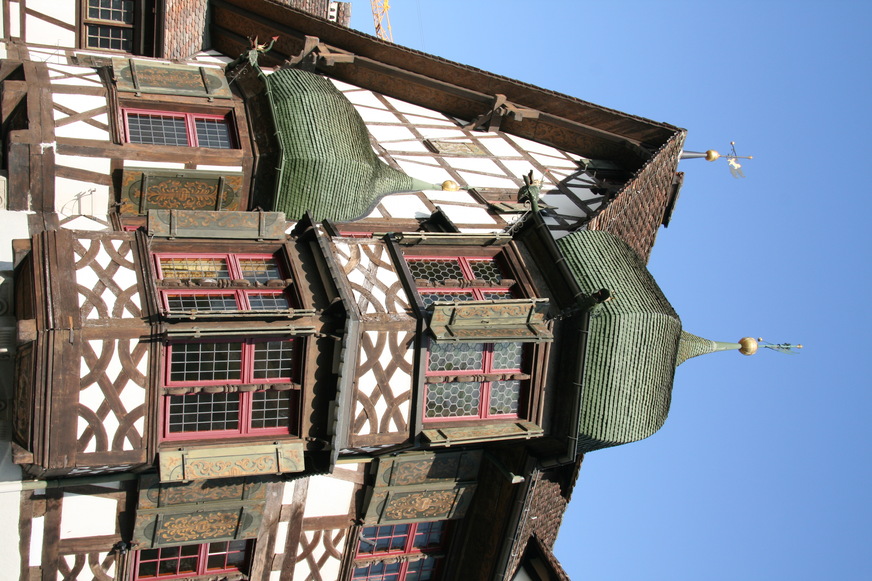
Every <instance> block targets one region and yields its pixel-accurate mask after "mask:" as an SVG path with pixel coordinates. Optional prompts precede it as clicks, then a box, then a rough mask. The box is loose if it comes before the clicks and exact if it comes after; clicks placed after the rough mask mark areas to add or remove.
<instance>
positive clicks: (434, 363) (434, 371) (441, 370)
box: [424, 342, 524, 421]
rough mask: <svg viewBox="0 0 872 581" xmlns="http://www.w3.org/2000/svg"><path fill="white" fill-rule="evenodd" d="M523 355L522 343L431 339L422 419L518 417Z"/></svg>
mask: <svg viewBox="0 0 872 581" xmlns="http://www.w3.org/2000/svg"><path fill="white" fill-rule="evenodd" d="M523 358H524V346H523V345H522V344H521V343H462V342H458V343H440V342H433V343H431V344H430V353H429V360H428V363H427V373H426V375H427V383H426V384H425V401H424V420H425V421H427V420H431V421H435V420H447V419H480V418H482V419H483V418H493V417H518V412H519V402H520V399H521V393H522V388H523V381H522V380H521V379H520V378H519V377H518V376H520V375H521V368H522V365H523ZM464 376H469V381H464V380H463V379H464ZM446 377H447V378H451V379H452V381H440V379H442V378H446Z"/></svg>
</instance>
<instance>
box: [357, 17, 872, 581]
mask: <svg viewBox="0 0 872 581" xmlns="http://www.w3.org/2000/svg"><path fill="white" fill-rule="evenodd" d="M353 6H354V16H353V19H352V26H353V27H354V28H358V29H360V30H362V31H364V32H367V33H370V34H372V33H373V25H372V20H371V17H370V14H369V10H368V5H367V3H365V2H355V3H354V5H353ZM390 17H391V23H392V25H393V33H394V41H395V42H397V43H398V44H403V45H406V46H409V47H412V48H415V49H418V50H423V51H426V52H430V53H433V54H436V55H439V56H442V57H444V58H447V59H450V60H454V61H458V62H462V63H465V64H469V65H472V66H475V67H479V68H482V69H485V70H490V71H493V72H495V73H498V74H502V75H505V76H508V77H512V78H516V79H520V80H523V81H525V82H528V83H533V84H536V85H540V86H542V87H545V88H547V89H551V90H555V91H559V92H562V93H565V94H568V95H572V96H574V97H578V98H581V99H584V100H587V101H592V102H594V103H598V104H601V105H604V106H607V107H611V108H615V109H620V110H623V111H626V112H628V113H632V114H636V115H641V116H644V117H647V118H650V119H653V120H656V121H664V122H667V123H671V124H673V125H677V126H680V127H684V128H686V129H688V131H689V134H688V139H687V145H686V148H687V149H688V150H695V151H704V150H706V149H710V148H713V149H717V150H719V151H720V152H722V153H724V152H725V151H728V150H729V142H730V141H736V143H737V148H738V150H739V153H740V154H744V155H753V156H754V158H755V159H754V160H752V161H749V162H747V163H746V164H745V165H744V170H745V174H746V175H747V178H746V179H741V180H739V179H734V178H732V177H731V176H730V173H729V171H728V169H727V166H726V164H725V163H724V162H723V161H722V162H719V163H707V162H705V161H702V160H690V161H684V162H682V163H681V166H680V168H679V169H681V170H682V171H684V172H686V176H685V182H684V187H683V189H682V191H681V198H680V200H679V202H678V204H677V207H676V210H675V214H674V215H673V221H672V223H671V224H670V226H669V228H667V229H661V230H660V233H659V236H658V240H657V244H656V246H655V248H654V251H653V254H652V259H651V262H650V264H649V267H650V269H651V271H652V272H653V273H654V276H655V277H656V278H657V280H658V282H659V283H660V285H661V287H662V288H663V289H664V291H665V293H666V295H667V297H669V299H670V301H671V302H672V304H673V306H674V307H675V308H676V310H677V311H678V312H679V314H680V315H681V317H682V321H683V323H684V326H685V328H686V329H687V330H688V331H690V332H693V333H696V334H699V335H702V336H705V337H708V338H711V339H716V340H724V341H735V340H737V339H738V338H739V337H742V336H746V335H751V336H755V337H756V336H762V337H764V338H766V339H768V340H770V341H773V342H782V341H789V342H795V343H803V344H804V345H805V346H806V348H805V349H804V350H803V353H802V354H801V355H797V356H787V355H781V354H778V353H773V352H768V351H767V352H762V353H759V354H758V355H755V356H753V357H743V356H741V355H738V354H736V353H718V354H714V355H710V356H706V357H703V358H697V359H694V360H691V361H688V362H687V363H685V364H684V365H682V366H681V367H680V368H679V370H678V372H677V377H676V382H675V391H674V394H673V404H672V409H671V412H670V417H669V419H668V420H667V422H666V425H665V427H664V428H663V429H662V430H661V431H660V432H658V433H657V434H655V435H654V436H652V437H651V438H649V439H647V440H644V441H642V442H639V443H635V444H631V445H628V446H623V447H620V448H616V449H612V450H604V451H600V452H596V453H592V454H589V455H588V456H587V457H586V458H585V463H584V466H583V468H582V472H581V476H580V479H579V482H578V485H577V487H576V489H575V492H574V496H573V499H572V502H571V505H570V508H569V510H568V512H567V515H566V519H565V521H564V524H563V527H562V529H561V533H560V538H559V539H558V542H557V546H556V553H557V556H558V557H559V558H560V559H561V562H562V563H563V565H564V567H565V569H566V570H567V571H568V572H569V574H570V576H571V577H572V578H573V579H596V580H603V581H609V580H640V579H645V580H661V579H662V580H700V579H706V580H721V579H723V580H727V579H729V580H731V581H732V580H736V579H743V580H749V579H765V580H780V579H789V580H791V581H796V580H804V579H809V580H812V579H813V580H820V579H861V578H868V575H869V572H868V569H869V567H868V562H867V561H868V559H867V558H866V556H865V555H866V553H867V551H868V545H869V544H870V541H872V532H870V531H872V502H870V500H869V491H870V485H872V468H870V466H872V463H870V452H869V442H870V441H872V437H870V436H872V427H870V426H872V422H870V421H869V416H870V410H872V395H870V384H872V381H870V379H869V378H868V375H869V367H870V366H869V364H868V360H869V358H870V342H869V341H868V339H867V337H868V335H869V333H868V332H867V329H868V328H869V326H870V323H872V317H870V308H869V306H868V301H867V288H868V286H869V282H870V280H869V278H870V276H869V275H870V246H872V244H870V242H872V236H870V228H869V226H868V222H869V219H868V216H869V214H870V209H872V208H870V206H872V202H870V200H872V194H870V192H869V186H868V180H867V175H866V171H865V170H866V167H865V166H866V164H867V159H868V157H869V144H868V142H867V138H868V136H869V135H870V132H872V122H870V112H869V106H870V84H872V70H870V69H872V66H870V64H869V55H870V52H872V50H870V49H872V41H870V35H869V34H868V30H869V28H870V23H872V18H870V17H872V3H867V2H861V1H856V2H849V1H846V0H843V1H838V0H835V1H830V2H827V3H820V2H808V1H801V0H795V1H792V2H788V1H786V0H785V1H776V0H768V1H766V0H757V1H756V2H745V1H735V2H708V3H704V2H699V1H693V2H691V1H678V0H659V1H654V0H652V1H629V0H612V1H609V2H605V1H562V2H561V1H551V2H531V1H526V2H523V1H506V0H503V1H496V0H487V1H483V0H482V1H471V0H466V1H454V0H392V1H391V12H390Z"/></svg>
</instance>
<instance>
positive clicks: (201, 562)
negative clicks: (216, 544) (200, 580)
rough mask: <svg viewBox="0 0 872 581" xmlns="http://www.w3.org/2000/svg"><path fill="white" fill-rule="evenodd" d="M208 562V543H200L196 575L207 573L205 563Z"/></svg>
mask: <svg viewBox="0 0 872 581" xmlns="http://www.w3.org/2000/svg"><path fill="white" fill-rule="evenodd" d="M208 561H209V543H202V544H201V545H200V548H199V550H198V551H197V575H205V574H206V573H207V570H206V563H207V562H208Z"/></svg>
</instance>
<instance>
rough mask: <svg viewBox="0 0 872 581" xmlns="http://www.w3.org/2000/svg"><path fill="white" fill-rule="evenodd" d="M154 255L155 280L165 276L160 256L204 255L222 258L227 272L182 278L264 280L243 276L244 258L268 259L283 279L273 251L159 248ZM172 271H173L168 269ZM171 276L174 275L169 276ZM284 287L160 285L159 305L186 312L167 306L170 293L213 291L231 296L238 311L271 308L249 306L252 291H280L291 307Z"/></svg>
mask: <svg viewBox="0 0 872 581" xmlns="http://www.w3.org/2000/svg"><path fill="white" fill-rule="evenodd" d="M153 257H154V266H155V273H156V274H157V278H158V280H164V279H165V278H166V276H165V274H166V273H165V272H164V270H165V269H164V267H163V265H162V263H161V260H163V259H185V260H191V261H196V260H197V259H206V260H216V259H217V260H223V261H224V265H225V268H226V270H227V276H226V277H221V276H215V277H209V276H204V277H198V276H193V275H191V276H189V277H188V278H186V279H184V280H190V279H195V278H215V279H217V280H229V281H236V280H240V281H241V280H245V281H248V282H265V281H258V279H257V277H254V278H253V277H246V275H245V272H246V269H245V267H244V264H245V260H265V261H266V260H268V261H270V262H272V264H273V266H274V267H275V269H276V270H277V271H278V275H277V276H278V277H279V278H280V279H283V277H284V268H283V267H282V265H281V263H280V261H279V260H278V259H277V258H276V256H275V255H274V254H267V253H254V252H247V253H241V252H240V253H230V252H221V253H211V252H210V253H179V252H159V253H155V254H153ZM170 274H174V273H170ZM171 278H174V277H171ZM285 290H286V288H266V287H250V288H223V289H213V288H196V289H190V288H185V289H176V288H173V289H162V290H161V291H160V297H161V306H162V307H163V309H164V310H165V311H166V312H168V313H170V312H174V313H187V312H191V310H190V309H175V310H173V309H171V308H170V302H169V299H170V297H174V296H184V295H188V296H191V295H216V296H231V295H232V296H233V297H234V300H235V301H236V308H237V309H238V310H240V311H258V310H265V311H271V310H273V309H255V308H253V307H252V306H251V305H252V301H251V297H253V296H255V295H283V296H284V298H285V301H286V303H287V307H285V308H292V307H293V306H294V303H293V302H292V300H291V298H290V297H289V296H288V295H287V293H286V292H285Z"/></svg>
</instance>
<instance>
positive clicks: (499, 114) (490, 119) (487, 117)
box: [463, 93, 539, 132]
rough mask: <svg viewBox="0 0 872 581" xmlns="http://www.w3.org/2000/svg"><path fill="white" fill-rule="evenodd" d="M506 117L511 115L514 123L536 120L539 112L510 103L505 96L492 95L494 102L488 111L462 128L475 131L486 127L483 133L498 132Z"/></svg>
mask: <svg viewBox="0 0 872 581" xmlns="http://www.w3.org/2000/svg"><path fill="white" fill-rule="evenodd" d="M507 115H511V116H512V118H513V119H514V120H515V121H523V120H524V119H538V118H539V111H537V110H535V109H528V108H527V107H521V106H520V105H515V104H514V103H510V102H509V101H508V100H507V99H506V96H505V95H503V94H500V93H498V94H496V95H494V101H493V104H492V105H491V108H490V110H489V111H487V112H486V113H483V114H481V115H479V116H478V117H476V118H475V119H473V120H472V121H471V122H469V123H467V124H466V125H464V126H463V128H464V129H471V130H473V131H476V130H479V129H482V128H484V127H485V125H487V129H485V131H488V132H492V131H498V130H499V128H500V124H502V122H503V118H504V117H506V116H507Z"/></svg>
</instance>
